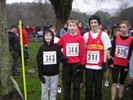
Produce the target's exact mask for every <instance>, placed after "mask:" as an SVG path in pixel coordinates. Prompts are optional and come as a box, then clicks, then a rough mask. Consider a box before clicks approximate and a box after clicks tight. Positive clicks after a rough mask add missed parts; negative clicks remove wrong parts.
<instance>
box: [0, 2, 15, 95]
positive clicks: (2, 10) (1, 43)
mask: <svg viewBox="0 0 133 100" xmlns="http://www.w3.org/2000/svg"><path fill="white" fill-rule="evenodd" d="M5 4H6V0H0V56H1V57H0V80H1V86H0V90H1V91H2V92H1V95H2V96H6V95H9V94H10V93H11V92H12V86H13V85H12V83H11V81H10V72H11V63H10V62H11V61H10V53H9V44H8V34H7V16H6V7H5Z"/></svg>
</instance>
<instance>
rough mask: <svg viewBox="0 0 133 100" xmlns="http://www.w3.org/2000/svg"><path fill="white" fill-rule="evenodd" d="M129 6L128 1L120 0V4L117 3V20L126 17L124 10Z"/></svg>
mask: <svg viewBox="0 0 133 100" xmlns="http://www.w3.org/2000/svg"><path fill="white" fill-rule="evenodd" d="M128 6H129V4H128V2H122V3H121V4H120V5H119V8H118V10H117V12H116V14H117V16H118V17H119V20H123V19H125V18H126V15H125V13H124V10H125V9H127V8H128Z"/></svg>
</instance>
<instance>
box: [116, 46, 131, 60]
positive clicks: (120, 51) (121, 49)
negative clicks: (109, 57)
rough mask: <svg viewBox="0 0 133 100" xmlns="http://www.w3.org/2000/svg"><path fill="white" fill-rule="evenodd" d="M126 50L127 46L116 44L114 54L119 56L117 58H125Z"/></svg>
mask: <svg viewBox="0 0 133 100" xmlns="http://www.w3.org/2000/svg"><path fill="white" fill-rule="evenodd" d="M128 51H129V47H127V46H121V45H116V52H115V55H116V57H119V58H127V56H128Z"/></svg>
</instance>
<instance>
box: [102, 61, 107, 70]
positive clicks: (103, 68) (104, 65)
mask: <svg viewBox="0 0 133 100" xmlns="http://www.w3.org/2000/svg"><path fill="white" fill-rule="evenodd" d="M106 70H107V67H106V62H103V63H102V71H103V72H105V71H106Z"/></svg>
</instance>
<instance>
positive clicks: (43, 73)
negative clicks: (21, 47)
mask: <svg viewBox="0 0 133 100" xmlns="http://www.w3.org/2000/svg"><path fill="white" fill-rule="evenodd" d="M43 41H44V44H43V45H42V46H40V48H39V50H38V53H37V56H36V62H37V65H38V75H39V79H40V81H41V86H42V97H41V100H48V89H49V88H50V99H49V100H56V94H57V85H58V77H59V61H62V62H65V61H67V58H66V57H65V56H63V54H62V51H61V48H60V47H59V46H58V45H57V44H54V33H53V31H51V30H49V29H47V30H45V31H44V36H43Z"/></svg>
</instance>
